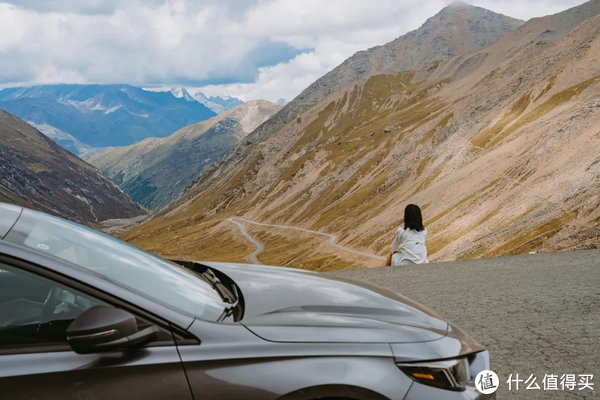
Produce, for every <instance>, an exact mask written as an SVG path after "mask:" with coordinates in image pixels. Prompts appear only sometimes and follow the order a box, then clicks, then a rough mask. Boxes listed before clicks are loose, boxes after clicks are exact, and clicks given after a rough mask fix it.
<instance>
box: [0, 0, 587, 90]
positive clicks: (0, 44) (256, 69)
mask: <svg viewBox="0 0 600 400" xmlns="http://www.w3.org/2000/svg"><path fill="white" fill-rule="evenodd" d="M450 2H451V1H449V0H368V1H367V0H85V1H81V0H0V87H8V86H30V85H34V84H48V83H129V84H134V85H139V86H143V87H153V88H169V87H173V86H185V87H187V88H189V89H190V90H191V91H192V93H193V92H194V91H196V90H201V91H202V92H204V93H205V94H207V95H220V96H233V97H238V98H241V99H242V100H245V101H247V100H252V99H259V98H262V99H267V100H271V101H277V100H279V99H285V100H287V101H289V100H291V99H292V98H293V97H295V96H296V95H297V94H299V93H300V92H301V91H302V90H303V89H304V88H306V87H307V86H308V85H310V84H311V83H312V82H314V81H315V80H316V79H317V78H319V77H320V76H322V75H323V74H325V73H326V72H327V71H329V70H331V69H332V68H334V67H335V66H337V65H339V64H340V63H341V62H343V61H344V60H345V59H346V58H348V57H349V56H351V55H352V54H353V53H355V52H356V51H359V50H364V49H367V48H370V47H373V46H376V45H380V44H384V43H386V42H389V41H391V40H393V39H395V38H397V37H399V36H401V35H403V34H404V33H406V32H408V31H411V30H414V29H416V28H418V27H419V26H420V25H421V24H423V23H424V22H425V20H426V19H427V18H428V17H431V16H433V15H434V14H436V13H437V12H438V11H439V10H441V9H442V8H443V7H444V6H446V5H448V4H449V3H450ZM583 2H584V0H528V1H522V0H471V1H469V3H471V4H473V5H477V6H480V7H484V8H488V9H490V10H493V11H495V12H499V13H501V14H505V15H509V16H511V17H515V18H519V19H523V20H527V19H530V18H533V17H537V16H543V15H548V14H554V13H556V12H560V11H563V10H565V9H567V8H570V7H573V6H575V5H578V4H581V3H583Z"/></svg>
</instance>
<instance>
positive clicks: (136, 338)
mask: <svg viewBox="0 0 600 400" xmlns="http://www.w3.org/2000/svg"><path fill="white" fill-rule="evenodd" d="M156 333H157V328H156V327H154V326H151V327H148V328H146V329H142V330H141V331H138V326H137V321H136V319H135V317H134V316H133V315H132V314H130V313H128V312H127V311H124V310H120V309H118V308H114V307H110V306H94V307H91V308H89V309H87V310H86V311H84V312H83V313H81V314H80V315H79V317H77V318H76V319H75V320H74V321H73V322H71V324H70V325H69V327H68V328H67V331H66V336H67V341H68V342H69V344H70V345H71V348H72V349H73V350H74V351H75V352H77V353H80V354H88V353H98V352H102V351H114V350H120V349H124V348H127V347H131V346H135V345H138V344H141V343H145V342H148V341H149V340H151V339H152V338H153V337H154V336H155V335H156Z"/></svg>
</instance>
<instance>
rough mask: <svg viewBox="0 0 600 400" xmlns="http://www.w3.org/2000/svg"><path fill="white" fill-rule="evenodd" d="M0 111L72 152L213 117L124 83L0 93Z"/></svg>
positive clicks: (125, 142)
mask: <svg viewBox="0 0 600 400" xmlns="http://www.w3.org/2000/svg"><path fill="white" fill-rule="evenodd" d="M0 109H4V110H6V111H8V112H10V113H12V114H14V115H16V116H17V117H19V118H21V119H23V120H25V121H28V122H31V123H32V124H35V125H36V126H38V127H39V128H40V129H41V130H42V131H43V132H44V133H47V134H48V136H49V137H52V138H55V139H58V140H59V143H60V144H61V145H63V146H64V147H65V148H67V149H69V150H70V151H72V152H74V153H75V154H82V153H83V152H85V151H87V150H89V149H91V148H103V147H109V146H123V145H129V144H133V143H137V142H139V141H140V140H142V139H145V138H147V137H164V136H167V135H169V134H171V133H172V132H174V131H175V130H177V129H180V128H182V127H184V126H187V125H190V124H193V123H196V122H199V121H203V120H205V119H208V118H211V117H213V116H215V115H216V113H215V112H213V111H212V110H210V109H209V108H208V107H206V106H204V105H203V104H200V103H199V102H197V101H194V102H190V101H186V100H185V99H182V98H177V97H175V96H173V95H172V94H171V93H169V92H153V91H146V90H143V89H141V88H139V87H135V86H130V85H44V86H34V87H28V88H9V89H4V90H1V91H0Z"/></svg>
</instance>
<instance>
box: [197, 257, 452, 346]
mask: <svg viewBox="0 0 600 400" xmlns="http://www.w3.org/2000/svg"><path fill="white" fill-rule="evenodd" d="M202 264H204V265H208V266H210V267H211V268H215V269H217V270H219V271H221V272H223V273H224V274H226V275H227V276H229V277H230V278H231V279H233V281H234V282H236V284H237V285H238V286H239V287H240V289H241V292H242V293H243V296H244V304H245V308H244V317H243V319H242V320H241V321H240V322H241V323H242V324H244V325H245V326H247V327H248V329H250V330H251V331H252V332H254V333H256V334H257V335H258V336H260V337H262V338H264V339H266V340H269V341H274V342H348V343H358V342H363V343H393V342H397V343H400V342H404V343H416V342H427V341H431V340H437V339H440V338H442V337H444V336H445V335H446V331H447V329H448V323H447V322H446V321H444V320H443V319H441V317H439V316H438V315H437V314H435V313H434V312H433V311H431V310H428V309H427V308H425V307H423V306H421V305H419V304H417V303H415V302H413V301H412V300H409V299H407V298H406V297H404V296H400V295H398V294H397V293H394V292H391V291H388V290H386V289H383V288H380V287H377V286H373V285H368V284H364V283H361V282H356V281H352V280H347V279H341V278H337V277H333V276H328V275H321V274H314V273H306V272H303V271H297V270H292V269H284V268H276V267H262V266H256V265H232V264H222V263H211V262H203V263H202Z"/></svg>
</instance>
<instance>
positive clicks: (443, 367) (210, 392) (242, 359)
mask: <svg viewBox="0 0 600 400" xmlns="http://www.w3.org/2000/svg"><path fill="white" fill-rule="evenodd" d="M0 239H1V240H0V388H1V390H2V398H7V399H61V400H68V399H129V400H131V399H144V400H150V399H195V400H200V399H211V400H233V399H245V400H248V399H265V400H270V399H279V400H313V399H328V400H333V399H344V400H384V399H389V400H391V399H398V400H400V399H405V400H411V399H427V400H431V399H446V400H452V399H490V398H495V397H494V395H493V394H492V395H485V394H482V393H480V392H478V391H477V390H476V388H475V385H474V379H475V377H476V376H477V374H478V373H479V372H481V371H485V370H488V369H489V368H490V355H489V352H488V351H486V350H485V349H484V348H483V347H482V346H481V345H479V344H478V343H477V342H475V341H474V340H473V339H472V338H471V337H469V336H468V335H466V334H465V333H463V332H462V331H461V330H460V329H459V328H457V327H456V326H454V325H451V324H449V323H448V322H447V321H446V320H445V319H444V318H442V317H441V316H439V315H437V314H436V313H435V312H434V311H432V310H429V309H427V308H426V307H424V306H422V305H420V304H417V303H416V302H414V301H412V300H410V299H408V298H406V297H404V296H402V295H400V294H397V293H394V292H392V291H389V290H386V289H383V288H380V287H376V286H370V285H367V284H365V283H360V282H357V281H351V280H348V279H344V278H341V277H335V276H331V275H325V274H320V273H316V272H309V271H303V270H297V269H291V268H284V267H265V266H255V265H245V264H238V263H222V262H195V261H189V260H179V261H177V262H175V261H170V260H166V259H163V258H160V257H157V256H154V255H152V254H150V253H148V252H145V251H142V250H140V249H139V248H136V247H134V246H132V245H130V244H128V243H125V242H122V241H119V240H117V239H115V238H113V237H111V236H108V235H105V234H103V233H100V232H97V231H95V230H93V229H91V228H87V227H84V226H82V225H79V224H76V223H73V222H69V221H66V220H64V219H61V218H58V217H55V216H51V215H48V214H45V213H42V212H38V211H34V210H30V209H26V208H23V207H19V206H16V205H12V204H6V203H0Z"/></svg>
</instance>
